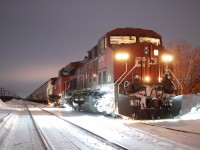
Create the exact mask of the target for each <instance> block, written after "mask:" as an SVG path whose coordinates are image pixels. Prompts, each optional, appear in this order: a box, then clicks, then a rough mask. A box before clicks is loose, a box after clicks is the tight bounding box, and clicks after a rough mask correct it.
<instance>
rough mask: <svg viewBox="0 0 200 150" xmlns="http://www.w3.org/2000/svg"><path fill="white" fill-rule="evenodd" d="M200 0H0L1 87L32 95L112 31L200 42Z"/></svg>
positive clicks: (24, 95) (193, 44)
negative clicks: (130, 29) (153, 33)
mask: <svg viewBox="0 0 200 150" xmlns="http://www.w3.org/2000/svg"><path fill="white" fill-rule="evenodd" d="M199 7H200V1H199V0H0V87H5V88H7V89H9V90H11V91H13V92H15V93H16V94H18V95H19V96H22V97H27V96H28V95H29V94H31V93H32V92H33V91H34V90H35V89H36V88H38V87H39V86H40V85H42V84H43V83H44V82H46V81H47V80H48V79H49V78H51V77H55V76H57V74H58V70H59V69H61V68H62V67H64V66H66V65H67V64H68V63H69V62H71V61H77V60H82V59H83V58H84V56H86V55H87V51H88V50H89V49H91V48H92V47H93V46H94V45H96V44H97V42H98V39H99V38H101V37H102V36H103V35H104V34H105V33H106V32H108V31H110V30H112V29H114V28H119V27H134V28H145V29H151V30H154V31H156V32H158V33H159V34H161V35H162V38H163V42H164V45H167V44H168V43H170V42H173V41H179V40H185V41H188V42H189V43H190V44H191V45H192V46H194V47H199V46H200V8H199Z"/></svg>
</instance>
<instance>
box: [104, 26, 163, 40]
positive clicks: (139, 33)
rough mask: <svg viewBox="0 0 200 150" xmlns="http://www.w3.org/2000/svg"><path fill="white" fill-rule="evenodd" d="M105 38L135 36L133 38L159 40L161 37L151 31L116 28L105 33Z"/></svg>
mask: <svg viewBox="0 0 200 150" xmlns="http://www.w3.org/2000/svg"><path fill="white" fill-rule="evenodd" d="M106 35H107V36H110V35H119V36H120V35H121V36H124V35H135V36H151V37H159V38H161V35H160V34H158V33H156V32H155V31H153V30H148V29H141V28H116V29H114V30H111V31H110V32H107V33H106Z"/></svg>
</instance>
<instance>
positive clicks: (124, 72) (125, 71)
mask: <svg viewBox="0 0 200 150" xmlns="http://www.w3.org/2000/svg"><path fill="white" fill-rule="evenodd" d="M126 72H127V62H126V70H125V72H124V73H123V74H122V75H121V76H120V77H119V78H118V79H117V81H115V83H114V86H115V85H116V84H117V82H118V81H119V80H120V79H121V78H122V77H123V76H124V75H125V73H126Z"/></svg>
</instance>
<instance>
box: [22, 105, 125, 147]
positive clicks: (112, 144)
mask: <svg viewBox="0 0 200 150" xmlns="http://www.w3.org/2000/svg"><path fill="white" fill-rule="evenodd" d="M27 105H32V106H34V107H37V108H39V109H41V110H42V111H44V112H46V113H48V114H51V115H52V116H55V117H56V118H59V119H61V120H62V121H64V122H66V123H67V124H70V125H71V126H73V127H75V128H77V129H78V130H81V131H83V132H84V133H87V134H88V135H89V136H90V137H92V138H95V139H97V140H98V141H100V142H101V143H103V145H104V148H105V149H106V147H105V145H107V146H108V147H111V148H112V149H119V150H126V149H129V148H127V147H126V146H125V145H121V144H119V143H116V142H114V141H112V140H111V139H106V138H104V137H102V136H100V135H97V134H95V133H94V132H91V131H89V130H87V129H85V128H83V127H81V126H79V125H77V124H74V123H72V122H70V121H68V120H65V119H64V118H62V117H60V116H58V115H56V114H54V113H52V112H49V111H47V110H45V109H43V108H41V107H39V106H37V105H35V104H32V103H30V102H29V103H27V102H25V107H26V108H27V110H28V112H29V114H30V117H31V119H32V121H33V124H34V126H35V128H36V130H37V132H38V135H39V136H40V139H41V141H42V142H43V144H44V147H45V149H47V150H52V149H55V148H54V145H52V144H51V142H49V141H48V140H47V138H46V136H45V135H44V133H43V132H42V131H41V129H40V127H39V126H38V125H37V121H35V119H34V117H33V115H32V113H31V111H30V110H29V107H28V106H27ZM77 148H78V149H80V148H79V147H77ZM89 149H90V148H89Z"/></svg>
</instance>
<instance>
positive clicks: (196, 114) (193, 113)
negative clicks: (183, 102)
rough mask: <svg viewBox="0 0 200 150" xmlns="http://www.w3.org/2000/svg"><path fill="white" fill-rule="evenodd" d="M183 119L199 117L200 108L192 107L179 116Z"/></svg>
mask: <svg viewBox="0 0 200 150" xmlns="http://www.w3.org/2000/svg"><path fill="white" fill-rule="evenodd" d="M180 118H181V119H183V120H197V119H200V110H199V109H198V110H197V109H196V108H192V109H191V111H190V112H189V113H187V114H185V115H183V116H181V117H180Z"/></svg>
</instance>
